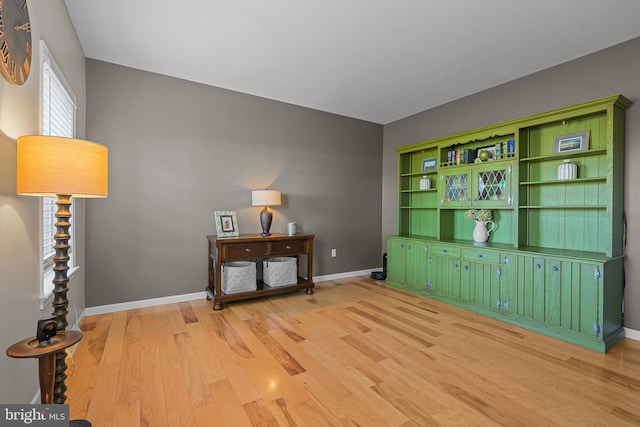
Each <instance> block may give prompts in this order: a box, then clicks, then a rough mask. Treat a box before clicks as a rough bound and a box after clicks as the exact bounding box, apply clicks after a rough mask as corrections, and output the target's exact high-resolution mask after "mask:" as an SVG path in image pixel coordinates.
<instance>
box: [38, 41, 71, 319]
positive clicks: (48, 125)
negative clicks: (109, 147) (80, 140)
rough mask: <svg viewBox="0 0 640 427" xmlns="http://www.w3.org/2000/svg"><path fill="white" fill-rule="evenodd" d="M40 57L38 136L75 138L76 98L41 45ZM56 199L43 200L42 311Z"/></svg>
mask: <svg viewBox="0 0 640 427" xmlns="http://www.w3.org/2000/svg"><path fill="white" fill-rule="evenodd" d="M40 51H41V57H42V74H41V78H42V80H41V88H42V92H41V109H42V123H41V130H40V132H41V134H42V135H53V136H64V137H69V138H74V137H75V134H76V132H75V131H76V104H75V95H74V94H73V92H72V91H71V89H70V87H69V85H68V84H67V83H66V80H65V79H64V77H63V75H62V72H60V69H59V68H58V66H57V65H56V63H55V60H54V59H53V56H52V55H51V52H50V51H49V49H48V47H47V45H46V44H45V43H44V41H41V42H40ZM56 210H57V206H56V199H55V198H51V197H43V198H42V264H43V280H42V288H41V295H40V302H41V304H40V305H41V307H43V306H44V305H45V304H46V302H47V300H48V299H49V298H50V296H51V291H52V290H53V283H52V279H53V257H54V255H55V250H54V244H55V241H54V239H53V236H54V234H55V233H56V227H55V223H56V216H55V214H56ZM69 232H70V234H71V240H70V241H69V246H70V249H69V255H70V257H71V260H70V266H72V267H73V265H74V262H73V246H74V244H73V236H74V234H75V233H74V229H73V205H72V206H71V227H70V228H69Z"/></svg>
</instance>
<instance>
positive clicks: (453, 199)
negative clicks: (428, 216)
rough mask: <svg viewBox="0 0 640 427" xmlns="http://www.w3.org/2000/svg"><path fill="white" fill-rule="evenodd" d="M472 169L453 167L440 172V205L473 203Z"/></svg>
mask: <svg viewBox="0 0 640 427" xmlns="http://www.w3.org/2000/svg"><path fill="white" fill-rule="evenodd" d="M469 172H470V169H468V168H465V169H460V168H451V170H450V171H446V172H442V173H440V180H441V185H440V189H441V193H440V205H441V206H443V207H456V206H469V205H470V204H471V179H470V175H469Z"/></svg>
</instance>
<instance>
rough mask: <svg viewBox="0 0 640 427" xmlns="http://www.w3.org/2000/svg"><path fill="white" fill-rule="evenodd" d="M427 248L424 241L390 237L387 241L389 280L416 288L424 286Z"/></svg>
mask: <svg viewBox="0 0 640 427" xmlns="http://www.w3.org/2000/svg"><path fill="white" fill-rule="evenodd" d="M427 249H428V245H427V243H425V242H424V241H420V240H414V239H402V238H391V239H389V241H388V242H387V277H388V280H389V281H392V282H394V283H397V284H401V285H403V286H404V287H407V288H411V289H414V290H418V289H421V288H424V287H425V282H426V274H427V265H426V259H427Z"/></svg>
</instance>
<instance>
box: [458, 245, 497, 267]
mask: <svg viewBox="0 0 640 427" xmlns="http://www.w3.org/2000/svg"><path fill="white" fill-rule="evenodd" d="M462 258H464V259H466V260H467V261H481V262H487V263H492V264H500V252H499V251H491V250H487V249H475V248H474V249H463V250H462Z"/></svg>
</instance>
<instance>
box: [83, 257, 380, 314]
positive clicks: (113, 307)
mask: <svg viewBox="0 0 640 427" xmlns="http://www.w3.org/2000/svg"><path fill="white" fill-rule="evenodd" d="M374 270H375V269H374ZM371 271H372V270H360V271H350V272H346V273H337V274H329V275H326V276H314V277H313V281H314V282H324V281H327V280H337V279H344V278H346V277H355V276H362V275H364V274H370V273H371ZM206 297H207V293H206V291H202V292H194V293H192V294H183V295H173V296H169V297H160V298H150V299H145V300H138V301H128V302H121V303H116V304H107V305H99V306H96V307H87V308H85V309H84V310H83V311H82V314H81V315H80V318H83V317H84V316H93V315H94V314H105V313H113V312H115V311H122V310H134V309H136V308H145V307H154V306H156V305H163V304H173V303H176V302H185V301H193V300H197V299H202V298H206Z"/></svg>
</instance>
